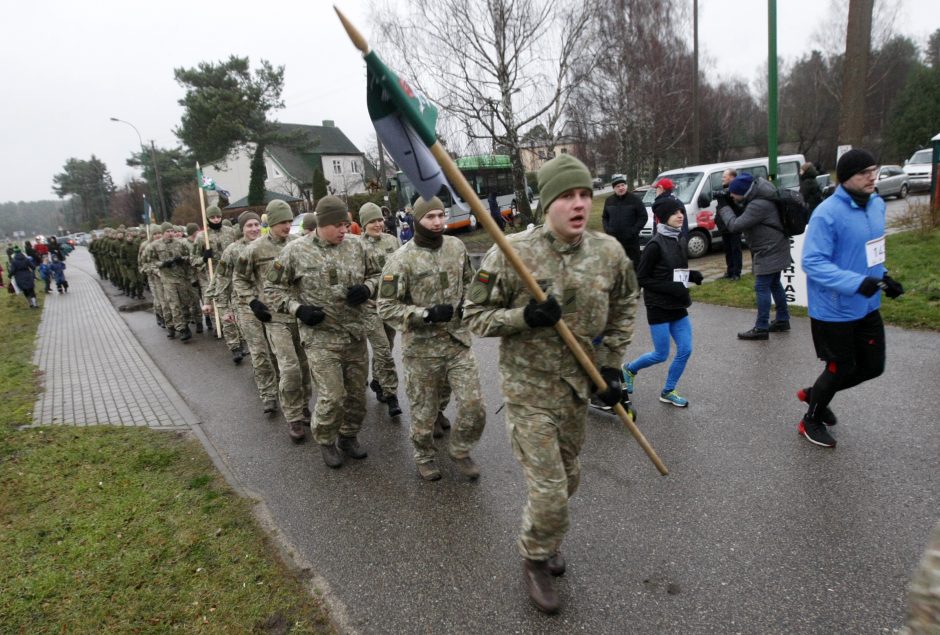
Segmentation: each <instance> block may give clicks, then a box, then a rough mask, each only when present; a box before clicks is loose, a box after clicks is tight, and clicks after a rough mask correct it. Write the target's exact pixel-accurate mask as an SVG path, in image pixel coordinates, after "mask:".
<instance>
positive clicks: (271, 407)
mask: <svg viewBox="0 0 940 635" xmlns="http://www.w3.org/2000/svg"><path fill="white" fill-rule="evenodd" d="M276 412H277V400H276V399H265V401H264V414H266V415H268V416H269V417H273V416H274V413H276Z"/></svg>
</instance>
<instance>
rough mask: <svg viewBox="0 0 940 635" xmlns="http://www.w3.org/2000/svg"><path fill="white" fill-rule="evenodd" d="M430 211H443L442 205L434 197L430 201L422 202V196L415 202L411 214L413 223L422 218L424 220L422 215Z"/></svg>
mask: <svg viewBox="0 0 940 635" xmlns="http://www.w3.org/2000/svg"><path fill="white" fill-rule="evenodd" d="M432 209H440V210H442V209H444V203H443V202H442V201H441V199H439V198H437V197H436V196H432V197H431V200H430V201H426V200H424V197H423V196H422V197H421V198H419V199H418V200H417V201H415V208H414V212H413V213H414V217H415V222H416V223H417V222H418V221H420V220H421V219H422V218H424V215H425V214H427V213H428V212H430V211H431V210H432Z"/></svg>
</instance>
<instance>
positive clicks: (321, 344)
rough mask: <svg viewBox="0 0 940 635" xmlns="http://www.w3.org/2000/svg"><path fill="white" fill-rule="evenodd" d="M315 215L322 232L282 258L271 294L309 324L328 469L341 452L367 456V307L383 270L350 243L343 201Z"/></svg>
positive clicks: (318, 426) (271, 276)
mask: <svg viewBox="0 0 940 635" xmlns="http://www.w3.org/2000/svg"><path fill="white" fill-rule="evenodd" d="M316 214H317V228H316V230H315V231H314V232H313V233H312V234H310V235H309V236H307V237H305V238H304V239H303V240H295V241H293V242H291V243H290V244H289V245H287V246H286V247H285V248H284V249H283V251H281V253H280V255H279V256H278V257H277V260H275V261H274V265H273V266H272V268H271V269H270V270H269V271H268V274H267V280H266V282H265V285H264V292H265V294H266V295H267V296H268V297H269V298H270V299H271V304H272V306H273V308H274V309H275V310H276V311H282V312H284V313H287V314H289V315H293V316H296V317H297V319H298V320H299V321H300V322H301V323H302V324H301V326H300V339H301V341H302V342H303V347H304V350H305V351H306V353H307V359H308V361H309V363H310V373H311V375H312V377H313V383H314V385H315V386H316V389H317V402H316V406H315V408H314V422H313V438H314V440H316V442H317V443H318V444H320V452H321V455H322V457H323V462H324V463H326V465H328V466H329V467H333V468H338V467H341V466H342V465H343V456H342V455H341V454H340V451H342V453H343V454H345V455H346V456H349V457H352V458H354V459H363V458H365V457H366V456H367V453H366V451H365V450H364V449H363V448H362V447H361V446H360V445H359V441H358V439H357V438H356V437H357V435H358V434H359V430H360V429H361V428H362V420H363V418H364V417H365V412H366V404H365V391H366V377H367V376H368V364H369V361H368V360H369V357H368V349H367V347H366V336H367V334H368V315H369V309H368V308H367V307H366V301H367V300H368V299H369V298H370V297H372V295H373V293H374V291H375V286H376V284H377V281H378V276H379V269H378V266H377V265H376V263H375V262H374V261H371V260H370V259H369V257H368V254H367V253H366V250H365V248H364V247H363V246H362V241H361V240H359V239H358V238H355V237H350V236H347V234H348V233H349V211H348V209H347V208H346V204H345V203H343V201H342V200H341V199H339V198H337V197H335V196H324V197H323V198H321V199H320V201H319V202H318V203H317V207H316Z"/></svg>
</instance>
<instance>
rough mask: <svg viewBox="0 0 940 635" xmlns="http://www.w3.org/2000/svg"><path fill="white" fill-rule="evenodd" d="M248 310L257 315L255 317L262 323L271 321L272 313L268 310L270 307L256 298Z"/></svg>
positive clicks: (249, 304) (250, 303)
mask: <svg viewBox="0 0 940 635" xmlns="http://www.w3.org/2000/svg"><path fill="white" fill-rule="evenodd" d="M248 308H249V309H251V312H252V313H254V314H255V317H256V318H258V319H259V320H261V321H262V322H270V321H271V312H270V311H269V310H268V307H267V306H266V305H265V303H264V302H262V301H261V300H259V299H258V298H255V299H254V300H252V301H251V302H249V303H248Z"/></svg>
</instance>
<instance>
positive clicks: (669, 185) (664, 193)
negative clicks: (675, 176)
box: [653, 177, 689, 239]
mask: <svg viewBox="0 0 940 635" xmlns="http://www.w3.org/2000/svg"><path fill="white" fill-rule="evenodd" d="M653 188H654V189H655V190H656V199H655V200H654V201H653V207H656V204H657V203H659V204H662V202H663V201H664V200H666V199H667V198H674V199H676V200H677V201H679V205H681V206H682V232H681V236H682V237H683V238H685V239H688V238H689V213H688V212H687V211H686V209H685V205H683V203H682V200H681V199H680V198H679V197H678V196H676V195H675V190H676V185H675V183H673V182H672V179H667V178H665V177H664V178H661V179H659V180H658V181H656V182H655V183H653ZM656 222H657V219H656V215H655V214H654V215H653V235H654V236H655V235H656Z"/></svg>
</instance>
